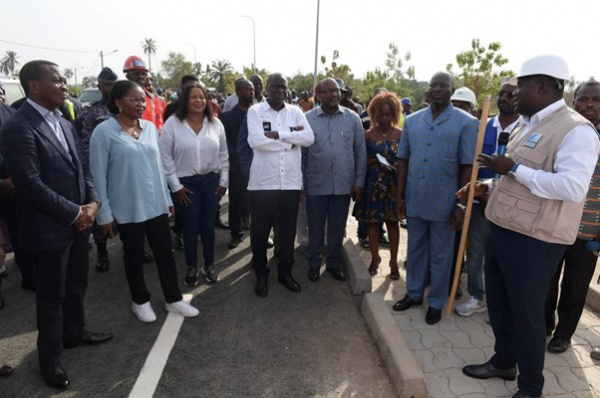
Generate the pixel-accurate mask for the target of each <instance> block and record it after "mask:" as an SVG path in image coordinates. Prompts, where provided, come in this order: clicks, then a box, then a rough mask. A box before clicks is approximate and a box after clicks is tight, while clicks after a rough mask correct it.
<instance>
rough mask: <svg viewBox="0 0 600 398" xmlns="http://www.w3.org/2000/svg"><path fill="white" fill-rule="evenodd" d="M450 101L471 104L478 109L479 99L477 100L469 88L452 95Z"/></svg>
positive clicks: (461, 89) (463, 88)
mask: <svg viewBox="0 0 600 398" xmlns="http://www.w3.org/2000/svg"><path fill="white" fill-rule="evenodd" d="M450 101H464V102H470V103H471V104H472V105H473V107H475V108H477V98H475V93H474V92H473V91H472V90H471V89H470V88H467V87H462V88H459V89H458V90H456V91H455V92H454V94H452V97H451V98H450Z"/></svg>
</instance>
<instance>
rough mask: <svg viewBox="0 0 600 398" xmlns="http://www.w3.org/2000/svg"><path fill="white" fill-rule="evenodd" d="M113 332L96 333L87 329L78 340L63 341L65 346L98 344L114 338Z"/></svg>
mask: <svg viewBox="0 0 600 398" xmlns="http://www.w3.org/2000/svg"><path fill="white" fill-rule="evenodd" d="M113 337H114V336H113V334H112V333H94V332H89V331H87V330H85V331H84V332H83V334H82V335H81V337H80V338H78V339H77V340H65V341H63V347H64V348H75V347H77V346H78V345H98V344H102V343H106V342H107V341H110V340H112V338H113Z"/></svg>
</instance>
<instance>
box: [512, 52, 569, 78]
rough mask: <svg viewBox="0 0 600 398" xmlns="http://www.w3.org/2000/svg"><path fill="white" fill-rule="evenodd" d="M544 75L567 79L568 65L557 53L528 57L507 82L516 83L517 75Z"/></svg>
mask: <svg viewBox="0 0 600 398" xmlns="http://www.w3.org/2000/svg"><path fill="white" fill-rule="evenodd" d="M533 75H545V76H550V77H553V78H555V79H558V80H564V82H565V83H567V82H568V81H569V77H570V76H569V67H568V66H567V62H566V61H565V60H564V59H562V58H561V57H559V56H558V55H538V56H537V57H533V58H531V59H528V60H527V61H525V62H524V63H523V66H521V70H520V71H519V74H518V75H517V77H513V78H512V79H510V80H509V81H508V83H509V84H512V85H516V84H517V79H518V78H519V77H525V76H533Z"/></svg>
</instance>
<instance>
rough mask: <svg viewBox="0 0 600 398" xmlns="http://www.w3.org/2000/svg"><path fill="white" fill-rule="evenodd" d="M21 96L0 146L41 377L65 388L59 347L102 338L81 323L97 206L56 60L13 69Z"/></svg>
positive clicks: (0, 136) (106, 335)
mask: <svg viewBox="0 0 600 398" xmlns="http://www.w3.org/2000/svg"><path fill="white" fill-rule="evenodd" d="M19 79H20V80H21V85H22V86H23V88H24V91H25V95H26V96H27V99H26V101H25V102H24V104H23V105H22V107H21V108H20V109H19V110H18V111H17V112H16V113H15V114H14V115H13V116H11V117H10V118H9V119H8V120H7V121H6V122H5V123H4V125H3V126H2V129H1V130H0V153H2V155H3V156H4V157H5V159H6V162H7V164H8V167H9V169H10V171H11V173H12V179H13V184H14V186H15V189H16V193H17V196H18V198H19V207H18V214H17V217H18V222H19V236H18V237H17V239H18V240H19V242H20V243H21V244H22V246H23V248H24V250H27V251H28V252H29V253H30V254H31V257H32V261H33V263H34V266H35V271H36V285H37V290H36V303H37V309H36V310H37V328H38V340H37V346H38V353H39V362H40V367H41V370H42V376H43V378H44V381H45V382H46V383H47V384H48V385H50V386H52V387H55V388H58V389H65V388H67V387H68V386H69V380H68V378H67V375H66V373H65V371H64V370H63V368H62V366H61V364H60V356H61V353H62V350H63V347H65V348H71V347H75V346H77V345H79V344H87V345H92V344H98V343H102V342H105V341H108V340H110V339H111V338H112V337H113V336H112V334H110V333H92V332H89V331H87V330H86V329H85V314H84V309H83V299H84V296H85V292H86V288H87V277H88V266H89V258H88V239H89V234H90V226H91V225H92V222H93V221H94V218H95V216H96V212H97V210H98V207H99V201H98V195H97V194H96V191H95V189H94V185H93V183H92V177H91V174H90V173H89V170H88V168H87V164H85V163H84V162H82V160H81V159H83V158H82V157H81V155H80V148H79V145H78V143H77V142H76V141H75V136H76V133H75V131H74V129H73V127H72V125H71V124H70V123H69V122H68V121H66V120H65V119H64V118H62V117H61V113H60V111H58V108H59V107H60V106H61V105H63V104H64V102H65V100H66V99H67V84H66V79H65V77H64V76H62V74H61V73H60V71H59V69H58V66H57V65H56V64H53V63H51V62H48V61H32V62H28V63H27V64H25V65H24V66H23V68H22V69H21V72H20V74H19Z"/></svg>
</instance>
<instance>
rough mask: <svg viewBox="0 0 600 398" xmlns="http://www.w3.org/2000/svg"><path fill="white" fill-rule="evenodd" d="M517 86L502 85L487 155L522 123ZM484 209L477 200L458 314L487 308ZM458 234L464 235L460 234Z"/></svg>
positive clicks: (485, 144)
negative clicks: (464, 290) (463, 298)
mask: <svg viewBox="0 0 600 398" xmlns="http://www.w3.org/2000/svg"><path fill="white" fill-rule="evenodd" d="M516 89H517V87H516V86H513V85H512V84H509V83H504V84H502V85H501V86H500V90H499V91H498V97H497V100H496V105H497V106H498V111H499V113H498V115H496V116H494V117H492V118H490V119H489V120H488V122H487V125H486V128H485V137H484V139H483V148H482V152H483V153H485V154H488V155H492V154H494V153H496V152H497V142H498V137H499V136H500V133H501V132H508V133H510V132H511V131H513V130H514V129H515V127H516V126H517V123H518V122H519V114H518V113H517V110H516V99H517V97H516V96H515V95H514V92H515V90H516ZM473 97H475V96H473ZM477 177H478V178H479V179H481V180H483V179H488V178H491V177H492V173H491V172H490V171H489V170H479V174H478V176H477ZM484 211H485V204H484V203H483V202H482V201H479V200H477V201H475V202H473V210H472V212H471V221H470V222H469V236H468V245H467V261H466V263H465V266H466V268H467V275H468V279H467V280H468V282H467V290H468V291H469V297H470V298H469V299H468V300H467V301H465V302H464V303H462V304H460V305H458V306H457V307H456V310H455V311H456V313H457V314H458V315H461V316H471V315H472V314H474V313H477V312H484V311H485V309H486V308H485V301H484V295H485V292H484V290H483V263H484V254H485V245H486V243H487V236H488V232H489V230H490V222H489V221H488V220H487V218H485V214H484V213H483V212H484ZM457 237H459V238H460V236H459V235H458V234H457ZM455 257H456V256H455ZM450 282H452V280H451V281H450Z"/></svg>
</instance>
